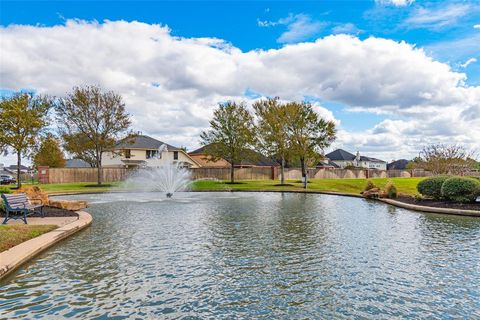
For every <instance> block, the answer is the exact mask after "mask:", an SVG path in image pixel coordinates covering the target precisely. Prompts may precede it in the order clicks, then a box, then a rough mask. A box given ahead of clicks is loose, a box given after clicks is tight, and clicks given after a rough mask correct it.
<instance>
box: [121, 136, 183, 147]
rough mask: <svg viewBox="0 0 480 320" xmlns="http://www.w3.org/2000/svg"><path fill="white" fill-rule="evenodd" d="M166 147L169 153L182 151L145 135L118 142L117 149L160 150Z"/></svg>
mask: <svg viewBox="0 0 480 320" xmlns="http://www.w3.org/2000/svg"><path fill="white" fill-rule="evenodd" d="M162 145H166V146H167V149H168V150H169V151H180V150H181V149H180V148H177V147H174V146H172V145H169V144H167V143H165V142H162V141H160V140H157V139H154V138H152V137H149V136H145V135H138V136H135V137H132V138H126V139H123V140H120V141H119V142H117V144H116V146H115V148H117V149H149V150H158V148H160V146H162Z"/></svg>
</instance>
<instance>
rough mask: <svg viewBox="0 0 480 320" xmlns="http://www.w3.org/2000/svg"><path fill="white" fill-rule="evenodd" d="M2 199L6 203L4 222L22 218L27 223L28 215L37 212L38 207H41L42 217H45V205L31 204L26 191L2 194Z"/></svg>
mask: <svg viewBox="0 0 480 320" xmlns="http://www.w3.org/2000/svg"><path fill="white" fill-rule="evenodd" d="M2 199H3V201H4V203H5V220H3V224H6V223H7V221H8V220H10V219H14V220H16V219H22V220H23V222H25V224H27V216H28V215H30V214H33V213H35V212H37V209H40V214H41V215H42V218H43V217H44V214H43V205H41V204H40V205H34V204H31V203H30V201H28V198H27V195H26V194H25V193H15V194H2Z"/></svg>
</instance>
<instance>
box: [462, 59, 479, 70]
mask: <svg viewBox="0 0 480 320" xmlns="http://www.w3.org/2000/svg"><path fill="white" fill-rule="evenodd" d="M474 62H477V59H475V58H470V59H468V60H467V61H465V62H464V63H462V64H461V65H460V67H462V68H466V67H468V65H469V64H471V63H474Z"/></svg>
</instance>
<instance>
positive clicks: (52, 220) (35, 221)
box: [7, 217, 78, 227]
mask: <svg viewBox="0 0 480 320" xmlns="http://www.w3.org/2000/svg"><path fill="white" fill-rule="evenodd" d="M75 220H78V217H45V218H27V223H28V224H29V225H42V224H54V225H56V226H58V227H63V226H64V225H67V224H69V223H71V222H74V221H75ZM11 224H24V223H23V221H22V220H8V222H7V225H11Z"/></svg>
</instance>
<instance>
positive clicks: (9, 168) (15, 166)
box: [5, 164, 29, 170]
mask: <svg viewBox="0 0 480 320" xmlns="http://www.w3.org/2000/svg"><path fill="white" fill-rule="evenodd" d="M5 169H8V170H17V165H16V164H12V165H10V166H8V167H6V168H5ZM20 170H29V169H28V167H26V166H24V165H23V164H21V165H20Z"/></svg>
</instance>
